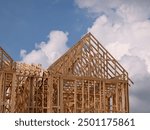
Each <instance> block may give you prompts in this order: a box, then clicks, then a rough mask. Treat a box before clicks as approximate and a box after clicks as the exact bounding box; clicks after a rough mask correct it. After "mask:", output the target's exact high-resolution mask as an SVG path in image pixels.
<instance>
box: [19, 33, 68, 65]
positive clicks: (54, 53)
mask: <svg viewBox="0 0 150 130" xmlns="http://www.w3.org/2000/svg"><path fill="white" fill-rule="evenodd" d="M67 35H68V33H64V32H62V31H51V32H50V34H49V35H48V41H47V42H41V43H40V44H36V45H35V49H34V50H32V51H31V52H29V53H27V51H26V50H21V51H20V55H21V57H22V61H23V62H25V63H30V64H31V63H36V64H42V66H43V67H44V68H47V67H48V66H49V65H50V64H52V63H53V62H54V61H55V60H56V59H57V58H59V57H60V56H61V55H62V54H63V53H64V52H65V51H66V50H68V47H67V44H66V43H67V41H68V38H67Z"/></svg>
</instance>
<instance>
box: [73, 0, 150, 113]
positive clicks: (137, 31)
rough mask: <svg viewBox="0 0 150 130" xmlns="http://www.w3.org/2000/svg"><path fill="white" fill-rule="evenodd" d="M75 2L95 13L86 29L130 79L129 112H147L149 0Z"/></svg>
mask: <svg viewBox="0 0 150 130" xmlns="http://www.w3.org/2000/svg"><path fill="white" fill-rule="evenodd" d="M76 4H77V5H78V7H79V8H81V9H86V10H87V11H88V14H89V15H91V13H92V15H93V14H95V16H97V17H96V19H95V22H94V23H93V25H92V26H91V27H89V28H88V29H87V31H88V32H89V31H90V32H91V33H92V34H93V35H94V36H95V37H96V38H98V40H99V41H100V42H101V43H102V44H103V45H104V46H105V47H106V48H107V49H108V50H109V51H110V53H111V54H112V55H113V56H114V57H115V58H116V59H117V60H119V61H120V62H121V64H122V65H123V66H124V67H125V69H126V70H127V71H128V72H129V74H130V77H131V78H132V80H133V81H134V83H135V85H134V87H131V88H130V104H131V112H150V105H149V99H150V96H149V95H150V85H149V84H150V81H149V79H150V43H149V42H150V20H149V18H150V8H149V6H150V1H149V0H142V1H141V0H137V1H134V0H126V1H124V0H113V2H112V1H110V0H92V1H91V0H86V1H85V0H76ZM139 106H143V107H139Z"/></svg>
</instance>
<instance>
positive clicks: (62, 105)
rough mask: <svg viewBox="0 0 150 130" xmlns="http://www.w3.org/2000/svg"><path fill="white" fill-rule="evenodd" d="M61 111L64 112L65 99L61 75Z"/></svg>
mask: <svg viewBox="0 0 150 130" xmlns="http://www.w3.org/2000/svg"><path fill="white" fill-rule="evenodd" d="M60 112H61V113H63V112H64V101H63V78H62V77H60Z"/></svg>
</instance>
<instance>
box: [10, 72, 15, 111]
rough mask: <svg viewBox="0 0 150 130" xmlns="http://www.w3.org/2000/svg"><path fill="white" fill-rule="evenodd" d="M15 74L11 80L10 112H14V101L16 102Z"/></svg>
mask: <svg viewBox="0 0 150 130" xmlns="http://www.w3.org/2000/svg"><path fill="white" fill-rule="evenodd" d="M15 81H16V73H13V78H12V86H11V87H12V92H11V103H10V104H11V112H15V100H16V92H15V90H16V83H15Z"/></svg>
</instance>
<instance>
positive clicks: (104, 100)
mask: <svg viewBox="0 0 150 130" xmlns="http://www.w3.org/2000/svg"><path fill="white" fill-rule="evenodd" d="M102 84H103V112H106V96H105V94H106V92H105V89H106V88H105V87H106V86H105V82H104V81H102Z"/></svg>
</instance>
